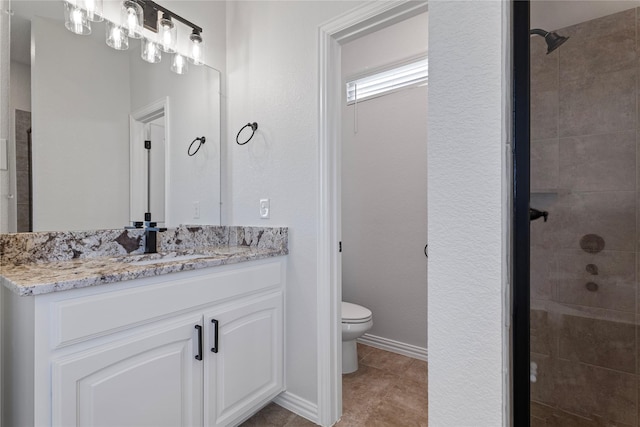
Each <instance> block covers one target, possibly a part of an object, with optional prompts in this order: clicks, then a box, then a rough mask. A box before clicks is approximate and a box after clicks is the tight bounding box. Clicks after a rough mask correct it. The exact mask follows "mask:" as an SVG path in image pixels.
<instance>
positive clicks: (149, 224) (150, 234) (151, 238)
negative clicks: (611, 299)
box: [124, 221, 167, 254]
mask: <svg viewBox="0 0 640 427" xmlns="http://www.w3.org/2000/svg"><path fill="white" fill-rule="evenodd" d="M132 224H133V225H130V226H125V227H124V228H126V229H127V228H128V229H132V228H137V229H140V228H144V253H145V254H155V253H157V252H158V246H157V242H158V231H167V229H166V228H165V227H158V223H157V222H153V221H144V222H143V221H133V223H132Z"/></svg>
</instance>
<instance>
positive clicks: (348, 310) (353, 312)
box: [342, 301, 372, 324]
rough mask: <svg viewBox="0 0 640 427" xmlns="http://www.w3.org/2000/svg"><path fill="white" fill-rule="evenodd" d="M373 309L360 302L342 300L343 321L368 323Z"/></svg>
mask: <svg viewBox="0 0 640 427" xmlns="http://www.w3.org/2000/svg"><path fill="white" fill-rule="evenodd" d="M371 317H372V313H371V310H369V309H368V308H365V307H363V306H361V305H358V304H352V303H350V302H344V301H342V323H349V324H357V323H367V322H369V321H370V320H371Z"/></svg>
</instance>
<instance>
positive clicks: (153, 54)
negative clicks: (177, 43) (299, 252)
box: [140, 39, 162, 64]
mask: <svg viewBox="0 0 640 427" xmlns="http://www.w3.org/2000/svg"><path fill="white" fill-rule="evenodd" d="M140 56H141V57H142V59H144V60H145V61H147V62H149V63H151V64H156V63H158V62H160V60H161V59H162V51H161V50H160V46H158V43H156V42H154V41H153V40H149V39H142V52H141V53H140Z"/></svg>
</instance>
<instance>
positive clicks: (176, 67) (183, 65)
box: [171, 53, 189, 74]
mask: <svg viewBox="0 0 640 427" xmlns="http://www.w3.org/2000/svg"><path fill="white" fill-rule="evenodd" d="M188 68H189V67H188V63H187V60H186V59H185V57H184V56H182V55H180V54H179V53H176V54H175V55H173V61H172V62H171V71H173V72H174V73H176V74H186V73H187V70H188Z"/></svg>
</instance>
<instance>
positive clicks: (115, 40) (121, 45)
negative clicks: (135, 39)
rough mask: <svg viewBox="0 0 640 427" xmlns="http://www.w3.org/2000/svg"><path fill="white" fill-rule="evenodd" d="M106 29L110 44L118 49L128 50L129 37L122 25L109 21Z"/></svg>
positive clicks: (108, 43)
mask: <svg viewBox="0 0 640 427" xmlns="http://www.w3.org/2000/svg"><path fill="white" fill-rule="evenodd" d="M106 29H107V45H108V46H110V47H112V48H114V49H116V50H127V49H128V48H129V38H128V37H127V35H126V34H125V31H124V29H123V28H122V27H121V26H119V25H116V24H114V23H113V22H110V21H107V22H106Z"/></svg>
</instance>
